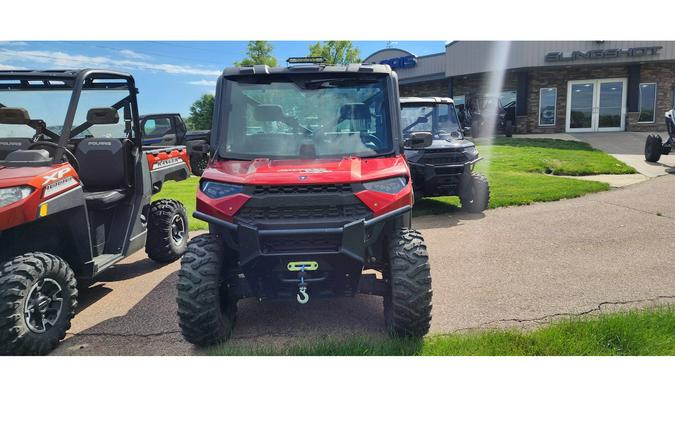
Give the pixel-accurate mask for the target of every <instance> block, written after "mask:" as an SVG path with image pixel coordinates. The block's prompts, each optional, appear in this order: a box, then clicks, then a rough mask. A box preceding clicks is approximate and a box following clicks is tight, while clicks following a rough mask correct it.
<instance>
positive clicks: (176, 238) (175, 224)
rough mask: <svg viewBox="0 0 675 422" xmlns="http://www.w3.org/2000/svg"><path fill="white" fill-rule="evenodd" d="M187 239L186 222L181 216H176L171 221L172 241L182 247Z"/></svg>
mask: <svg viewBox="0 0 675 422" xmlns="http://www.w3.org/2000/svg"><path fill="white" fill-rule="evenodd" d="M183 239H185V220H183V216H181V215H180V214H176V215H175V216H174V217H173V220H171V241H172V242H173V243H174V244H176V245H180V244H181V243H182V242H183Z"/></svg>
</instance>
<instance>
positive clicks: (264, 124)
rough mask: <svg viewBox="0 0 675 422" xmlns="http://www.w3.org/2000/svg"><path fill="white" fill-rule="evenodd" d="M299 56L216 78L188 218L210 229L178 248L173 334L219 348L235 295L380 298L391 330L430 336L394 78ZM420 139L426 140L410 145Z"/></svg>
mask: <svg viewBox="0 0 675 422" xmlns="http://www.w3.org/2000/svg"><path fill="white" fill-rule="evenodd" d="M299 61H301V60H296V61H293V62H292V63H293V64H292V65H291V67H289V68H269V67H267V66H254V67H246V68H228V69H225V71H224V72H223V74H222V75H221V76H220V78H219V81H218V87H219V88H218V90H217V92H216V99H215V101H216V105H215V112H214V122H215V124H214V131H213V133H212V136H211V145H212V151H213V158H212V160H211V162H210V164H209V167H208V168H207V169H206V171H204V175H203V176H202V179H201V181H200V185H199V190H198V192H197V211H196V212H195V213H194V216H195V217H196V218H198V219H201V220H203V221H206V222H208V223H209V232H210V233H209V234H206V235H202V236H198V237H196V238H194V239H193V240H192V241H191V242H190V243H189V245H188V250H187V252H186V254H185V256H184V257H183V259H182V261H181V269H180V272H179V277H178V298H177V301H178V317H179V324H180V328H181V332H182V334H183V336H184V337H185V338H186V339H187V340H188V341H189V342H191V343H194V344H196V345H199V346H205V345H209V344H214V343H218V342H222V341H224V340H226V339H227V338H228V337H229V336H230V333H231V331H232V326H233V324H234V322H235V320H236V313H237V301H238V300H239V299H242V298H245V297H255V298H258V299H259V300H264V299H276V298H279V299H291V300H293V299H294V300H296V301H297V302H298V303H299V304H305V303H307V302H308V301H310V300H311V299H313V298H321V297H332V296H354V295H355V294H357V293H365V294H373V295H380V296H383V297H384V317H385V324H386V327H387V330H388V331H389V332H390V333H391V334H392V335H395V336H423V335H424V334H426V333H427V331H428V329H429V324H430V321H431V295H432V292H431V275H430V271H429V262H428V255H427V248H426V246H425V244H424V239H423V238H422V235H421V234H420V233H419V232H417V231H416V230H414V229H412V227H411V209H412V204H413V194H412V183H411V180H410V171H409V168H408V165H407V163H406V160H405V157H404V155H403V144H402V139H401V129H400V110H399V106H398V104H399V96H398V81H397V76H396V73H394V72H393V71H392V70H391V69H390V68H389V66H386V65H380V64H375V65H362V64H351V65H348V66H328V65H324V64H323V63H320V62H319V63H311V64H305V63H299ZM430 144H431V134H430V133H414V134H411V135H410V136H409V139H408V141H407V146H408V147H409V148H424V147H426V146H428V145H430ZM364 270H374V272H371V273H366V274H364V273H363V271H364ZM299 318H300V317H299Z"/></svg>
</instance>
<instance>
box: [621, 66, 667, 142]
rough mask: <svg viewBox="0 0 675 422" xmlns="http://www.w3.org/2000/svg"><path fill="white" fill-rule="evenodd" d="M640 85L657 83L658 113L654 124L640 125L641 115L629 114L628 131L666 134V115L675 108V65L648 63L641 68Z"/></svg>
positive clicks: (627, 120)
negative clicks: (674, 89)
mask: <svg viewBox="0 0 675 422" xmlns="http://www.w3.org/2000/svg"><path fill="white" fill-rule="evenodd" d="M640 83H656V112H655V116H654V120H655V121H654V123H638V121H637V120H638V116H639V115H640V113H638V112H634V113H627V116H626V130H629V131H635V132H665V131H666V123H665V118H664V116H663V115H664V114H665V112H666V111H668V110H670V109H672V108H673V87H675V63H661V64H658V63H647V64H643V65H642V66H640Z"/></svg>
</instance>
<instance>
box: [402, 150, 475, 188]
mask: <svg viewBox="0 0 675 422" xmlns="http://www.w3.org/2000/svg"><path fill="white" fill-rule="evenodd" d="M482 159H483V158H482V157H476V158H475V159H473V160H471V161H467V162H465V163H458V164H427V163H415V162H410V163H409V165H410V173H411V175H412V179H413V188H414V190H415V194H416V195H418V196H445V195H459V191H460V189H461V188H462V182H463V180H465V179H464V176H470V175H471V173H472V172H473V168H474V166H475V165H476V163H478V162H479V161H480V160H482Z"/></svg>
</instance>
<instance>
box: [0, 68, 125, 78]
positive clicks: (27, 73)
mask: <svg viewBox="0 0 675 422" xmlns="http://www.w3.org/2000/svg"><path fill="white" fill-rule="evenodd" d="M89 74H95V75H97V76H112V77H120V78H125V79H128V78H132V76H131V74H129V73H124V72H117V71H115V70H104V69H67V70H0V77H2V78H3V79H8V78H10V77H11V78H16V79H23V78H25V79H31V78H35V79H45V78H53V79H75V78H77V77H78V76H80V75H83V76H87V75H89Z"/></svg>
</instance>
